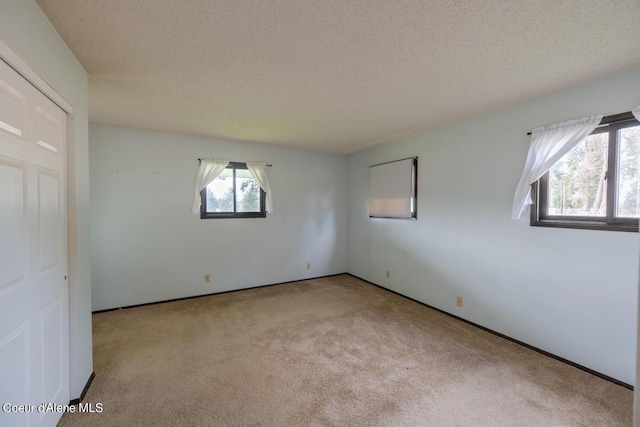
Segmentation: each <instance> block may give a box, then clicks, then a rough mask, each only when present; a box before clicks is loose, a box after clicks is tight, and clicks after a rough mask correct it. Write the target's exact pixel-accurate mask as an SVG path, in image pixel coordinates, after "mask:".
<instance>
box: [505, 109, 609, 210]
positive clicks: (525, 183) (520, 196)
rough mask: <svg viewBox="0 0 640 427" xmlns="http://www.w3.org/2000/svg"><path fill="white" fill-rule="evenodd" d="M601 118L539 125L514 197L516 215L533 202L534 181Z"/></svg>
mask: <svg viewBox="0 0 640 427" xmlns="http://www.w3.org/2000/svg"><path fill="white" fill-rule="evenodd" d="M601 120H602V115H597V116H591V117H583V118H581V119H577V120H571V121H568V122H563V123H557V124H554V125H549V126H544V127H539V128H536V129H534V130H533V131H532V132H531V143H530V144H529V153H528V154H527V161H526V162H525V165H524V170H523V171H522V177H521V178H520V182H519V183H518V187H517V188H516V193H515V195H514V197H513V207H512V209H511V217H512V218H514V219H518V218H520V215H521V214H522V211H523V210H524V207H525V206H526V205H528V204H531V184H533V183H534V182H535V181H537V180H538V179H539V178H540V177H541V176H542V175H544V174H545V173H546V172H547V171H548V170H549V168H550V167H551V166H553V164H554V163H556V162H557V161H558V160H560V158H561V157H562V156H564V155H565V154H567V153H568V152H569V151H570V150H571V149H572V148H573V147H575V145H576V144H577V143H579V142H580V141H582V140H583V139H584V138H586V137H587V135H589V134H590V133H591V132H593V131H594V129H595V128H596V127H598V125H599V124H600V121H601Z"/></svg>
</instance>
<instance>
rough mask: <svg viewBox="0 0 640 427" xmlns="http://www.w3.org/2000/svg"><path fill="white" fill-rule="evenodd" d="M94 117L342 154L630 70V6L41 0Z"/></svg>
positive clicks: (519, 0)
mask: <svg viewBox="0 0 640 427" xmlns="http://www.w3.org/2000/svg"><path fill="white" fill-rule="evenodd" d="M37 1H38V3H39V5H40V7H41V8H42V10H43V11H44V12H45V14H46V15H47V16H48V17H49V19H50V20H51V22H52V23H53V25H54V26H55V28H56V29H57V30H58V32H59V33H60V35H61V36H62V38H63V39H64V40H65V41H66V43H67V44H68V45H69V47H70V48H71V50H72V51H73V52H74V54H75V55H76V57H77V58H78V60H79V61H80V63H81V64H82V65H83V66H84V68H85V70H86V71H87V73H88V74H89V118H90V120H91V121H93V122H99V123H107V124H114V125H120V126H128V127H135V128H143V129H151V130H160V131H169V132H178V133H182V134H188V135H200V136H207V137H212V138H221V139H226V140H236V141H251V142H259V143H267V144H276V145H284V146H291V147H300V148H308V149H312V150H319V151H326V152H334V153H351V152H354V151H357V150H359V149H362V148H365V147H369V146H373V145H377V144H380V143H383V142H386V141H390V140H392V139H395V138H399V137H402V136H407V135H411V134H414V133H417V132H420V131H423V130H427V129H430V128H434V127H436V126H440V125H443V124H447V123H451V122H455V121H459V120H462V119H464V118H468V117H471V116H475V115H478V114H481V113H484V112H487V111H491V110H495V109H498V108H501V107H505V106H508V105H512V104H515V103H519V102H522V101H524V100H526V99H528V98H532V97H535V96H538V95H541V94H545V93H549V92H553V91H555V90H558V89H561V88H564V87H567V86H571V85H576V84H580V83H584V82H587V81H589V80H593V79H596V78H599V77H602V76H606V75H610V74H613V73H617V72H620V71H623V70H626V69H629V68H632V67H637V66H639V65H640V47H639V45H638V33H639V32H638V28H640V27H639V25H640V24H639V23H640V1H638V0H482V1H480V0H476V1H474V0H37Z"/></svg>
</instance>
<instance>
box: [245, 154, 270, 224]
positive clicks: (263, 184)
mask: <svg viewBox="0 0 640 427" xmlns="http://www.w3.org/2000/svg"><path fill="white" fill-rule="evenodd" d="M267 168H268V166H267V164H266V163H263V162H247V169H249V173H250V174H251V176H252V177H253V179H255V180H256V181H257V182H258V185H259V186H260V188H262V191H264V192H265V193H266V194H267V197H266V198H267V200H266V206H265V210H266V211H267V212H268V213H273V200H272V199H271V185H269V177H268V174H267Z"/></svg>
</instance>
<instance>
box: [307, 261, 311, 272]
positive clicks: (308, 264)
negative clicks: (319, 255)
mask: <svg viewBox="0 0 640 427" xmlns="http://www.w3.org/2000/svg"><path fill="white" fill-rule="evenodd" d="M307 270H311V263H310V262H308V263H307Z"/></svg>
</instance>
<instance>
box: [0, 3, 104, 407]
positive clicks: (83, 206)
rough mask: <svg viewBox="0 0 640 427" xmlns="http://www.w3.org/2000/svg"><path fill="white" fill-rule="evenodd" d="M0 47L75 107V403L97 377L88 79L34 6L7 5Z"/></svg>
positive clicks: (1, 16) (1, 15)
mask: <svg viewBox="0 0 640 427" xmlns="http://www.w3.org/2000/svg"><path fill="white" fill-rule="evenodd" d="M0 41H1V42H2V43H4V44H5V45H7V46H8V47H9V48H10V49H11V50H12V51H13V52H14V53H15V54H17V55H18V56H19V57H20V58H21V59H22V60H23V61H24V62H26V63H27V64H28V65H29V66H30V67H31V68H32V69H33V70H34V71H35V72H36V73H38V74H39V75H40V76H41V77H42V78H43V79H44V80H45V81H46V82H47V83H49V85H50V86H52V87H53V88H54V89H55V90H56V91H57V92H58V93H59V94H61V95H62V97H64V98H65V99H66V100H67V101H68V102H69V103H70V104H71V105H73V107H74V115H73V116H72V117H71V121H70V124H69V126H68V132H69V136H70V138H69V145H68V147H67V148H68V152H69V155H68V196H69V197H68V214H69V323H70V324H69V341H70V342H69V346H70V348H69V357H70V374H69V375H70V389H69V390H70V398H71V399H75V398H78V397H79V396H80V393H81V392H82V389H83V388H84V386H85V384H86V382H87V380H88V378H89V376H90V375H91V373H92V371H93V356H92V345H91V342H92V339H91V266H90V263H89V159H88V147H89V145H88V137H87V132H88V131H87V129H88V119H87V96H88V95H87V94H88V90H87V74H86V73H85V71H84V69H83V68H82V67H81V66H80V64H79V62H78V61H77V60H76V58H75V57H74V56H73V53H71V51H70V50H69V48H68V47H67V46H66V45H65V43H64V42H63V41H62V39H61V38H60V36H59V35H58V34H57V33H56V31H55V29H54V28H53V26H52V25H51V23H50V22H49V21H48V20H47V18H46V16H45V15H44V13H42V11H41V10H40V8H39V7H38V5H37V4H36V3H35V2H34V1H32V0H3V1H2V6H1V7H0Z"/></svg>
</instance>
